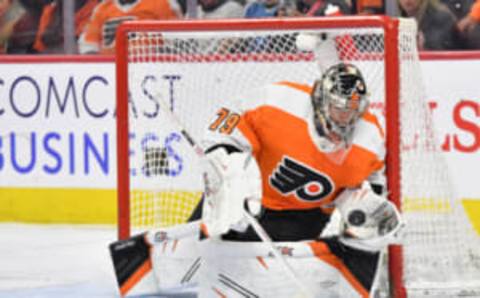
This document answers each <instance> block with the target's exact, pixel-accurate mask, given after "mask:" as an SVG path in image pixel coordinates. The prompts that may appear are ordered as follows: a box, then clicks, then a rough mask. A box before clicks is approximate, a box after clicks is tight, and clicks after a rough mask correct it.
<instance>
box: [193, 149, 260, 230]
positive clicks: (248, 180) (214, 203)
mask: <svg viewBox="0 0 480 298" xmlns="http://www.w3.org/2000/svg"><path fill="white" fill-rule="evenodd" d="M206 157H207V160H206V165H205V167H204V169H205V172H204V183H205V202H204V204H203V215H202V221H203V223H204V225H205V226H206V228H207V231H206V232H207V233H208V235H209V236H218V235H221V234H224V233H226V232H227V231H228V230H230V229H234V230H237V231H244V230H246V228H247V226H248V224H247V221H246V219H245V217H244V212H245V206H246V204H249V210H252V209H255V210H254V211H257V212H259V211H260V200H261V197H262V183H261V175H260V170H259V168H258V165H257V162H256V160H255V159H254V158H253V156H252V155H251V154H250V153H248V152H233V153H230V154H228V153H227V151H226V150H225V149H224V148H218V149H216V150H214V151H212V152H210V153H208V154H207V155H206Z"/></svg>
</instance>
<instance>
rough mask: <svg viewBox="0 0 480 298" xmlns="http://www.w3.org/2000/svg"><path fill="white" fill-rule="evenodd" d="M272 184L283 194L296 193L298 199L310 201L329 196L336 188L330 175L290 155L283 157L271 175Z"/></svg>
mask: <svg viewBox="0 0 480 298" xmlns="http://www.w3.org/2000/svg"><path fill="white" fill-rule="evenodd" d="M270 185H271V186H272V187H273V188H275V189H276V190H278V191H279V192H280V193H282V194H283V195H289V194H291V193H294V194H295V196H296V197H297V198H298V199H300V200H303V201H308V202H314V201H319V200H321V199H323V198H325V197H327V196H328V195H330V194H331V193H332V191H333V188H334V185H333V182H332V180H331V179H330V178H329V177H328V176H326V175H325V174H323V173H321V172H317V171H315V170H314V169H311V168H309V167H307V166H305V165H302V164H301V163H299V162H297V161H295V160H293V159H291V158H288V157H283V159H282V161H281V163H280V164H279V165H278V166H277V168H276V169H275V171H274V172H273V174H272V175H271V176H270Z"/></svg>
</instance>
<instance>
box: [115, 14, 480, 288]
mask: <svg viewBox="0 0 480 298" xmlns="http://www.w3.org/2000/svg"><path fill="white" fill-rule="evenodd" d="M303 33H306V34H307V35H308V34H310V35H312V34H313V35H318V36H320V35H322V34H325V33H326V36H328V38H330V39H331V40H334V49H335V51H336V53H335V55H336V59H339V60H342V61H345V62H351V63H355V64H358V65H359V66H360V68H361V69H362V71H363V72H364V74H365V76H366V80H367V85H368V87H369V89H370V92H371V93H372V97H373V98H374V101H373V102H372V108H377V112H378V114H379V115H380V116H381V117H383V116H385V117H384V118H385V121H384V122H385V128H386V150H387V160H386V163H387V167H386V171H387V184H388V191H389V198H390V200H392V201H393V202H395V203H396V204H397V206H398V207H399V208H400V210H402V211H403V215H404V217H405V218H406V220H407V224H408V226H407V229H406V233H405V235H406V236H405V238H406V240H405V242H404V244H403V247H402V246H391V248H390V249H389V260H390V261H389V267H390V278H391V280H392V285H393V286H392V289H393V292H394V293H395V296H396V297H405V296H407V293H411V294H412V296H415V295H416V294H417V293H422V295H423V294H428V293H430V294H433V295H435V294H437V295H438V293H458V292H460V293H461V292H462V291H464V290H465V288H468V289H471V288H472V290H471V291H472V293H473V291H476V290H475V289H478V288H477V286H478V282H479V280H480V277H479V276H480V273H479V267H477V266H479V265H478V264H477V263H475V262H478V254H479V252H478V251H477V252H475V245H474V244H475V243H478V242H471V241H470V240H471V239H473V238H470V234H469V229H471V227H469V226H468V222H466V221H465V220H464V214H462V210H461V204H460V203H459V202H458V200H457V199H456V197H455V194H454V191H453V186H452V185H451V182H450V178H449V177H448V168H447V167H446V164H445V161H444V160H443V157H442V156H441V153H440V152H439V150H438V149H439V148H438V146H437V142H436V138H435V132H434V131H435V129H434V125H433V123H432V121H431V115H430V112H429V110H428V106H427V103H426V99H425V93H424V90H423V85H422V80H421V69H420V65H419V60H418V52H417V47H416V26H415V24H414V22H413V21H410V20H404V19H392V18H388V17H359V16H355V17H334V18H288V19H261V20H215V21H211V20H208V21H207V20H201V21H173V22H172V21H142V22H127V23H124V24H122V25H121V26H120V27H119V29H118V31H117V40H116V43H117V52H116V78H117V159H118V160H117V166H118V226H119V229H118V231H119V238H120V239H125V238H127V237H128V236H130V235H131V234H132V233H134V231H141V230H146V229H152V228H155V227H162V226H169V225H175V224H180V223H182V222H185V221H186V220H187V219H188V217H189V215H190V213H191V212H193V209H194V208H195V205H196V203H197V202H198V200H199V198H200V196H201V185H200V184H199V182H198V179H197V177H196V176H198V174H199V172H198V165H195V162H194V161H192V159H193V157H192V155H191V154H189V153H188V149H185V148H182V147H181V137H179V136H178V134H176V133H175V132H172V131H169V127H168V124H167V123H163V122H162V121H163V120H162V118H161V117H160V116H159V111H158V109H156V108H155V106H156V105H157V104H159V102H158V101H157V100H156V96H161V97H162V98H164V99H166V100H167V102H168V103H169V104H170V107H169V108H170V109H172V110H174V112H175V113H178V114H179V115H180V117H179V118H181V119H180V121H181V122H182V123H183V124H187V125H186V126H188V127H187V129H189V130H192V131H191V132H190V133H192V135H193V136H194V137H196V138H198V139H200V138H201V131H202V130H204V129H206V127H207V122H206V121H208V116H210V117H211V116H212V113H214V112H215V111H216V109H218V108H219V107H221V104H219V101H222V100H224V99H225V98H227V97H228V96H232V95H234V94H235V93H237V92H239V91H241V90H242V89H247V88H252V87H254V86H255V85H256V84H264V83H269V82H270V83H271V82H274V81H276V80H284V77H287V78H288V79H290V80H299V81H301V82H303V83H310V84H311V83H312V82H313V80H314V79H315V78H317V77H318V76H319V75H320V73H321V68H322V67H321V66H319V65H318V64H322V63H324V64H328V63H331V61H329V60H330V58H331V56H330V54H331V53H329V52H328V51H327V52H323V50H322V51H316V50H309V49H299V48H298V45H295V42H294V41H292V38H293V39H295V37H297V36H298V35H300V34H303ZM319 57H320V58H319ZM318 60H324V61H320V63H318V62H319V61H318ZM327 60H328V61H327ZM160 114H161V112H160ZM207 115H208V116H207ZM147 144H149V146H147ZM176 153H178V154H176ZM172 165H175V166H172ZM180 165H181V166H180ZM182 175H183V176H182ZM192 185H195V187H191V186H192ZM459 233H465V236H459ZM469 241H470V242H471V243H470V244H469V243H467V242H469ZM475 258H477V259H475ZM475 260H476V261H475ZM452 268H456V270H454V271H455V274H450V273H451V272H450V271H452ZM449 272H450V273H449ZM454 275H457V276H454ZM450 291H451V292H450ZM449 295H450V294H449ZM452 295H455V294H452Z"/></svg>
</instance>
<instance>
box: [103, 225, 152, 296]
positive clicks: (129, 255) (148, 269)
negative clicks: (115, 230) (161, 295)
mask: <svg viewBox="0 0 480 298" xmlns="http://www.w3.org/2000/svg"><path fill="white" fill-rule="evenodd" d="M150 248H151V246H150V244H149V243H148V242H147V240H146V237H145V234H140V235H137V236H134V237H131V238H129V239H127V240H120V241H116V242H113V243H111V244H110V245H109V250H110V255H111V258H112V261H113V266H114V270H115V276H116V279H117V283H118V287H119V289H120V293H121V295H122V296H126V295H127V294H128V295H143V294H151V293H156V292H157V290H158V289H157V286H156V280H155V277H154V274H153V271H152V261H151V258H150Z"/></svg>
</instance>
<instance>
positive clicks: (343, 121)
mask: <svg viewBox="0 0 480 298" xmlns="http://www.w3.org/2000/svg"><path fill="white" fill-rule="evenodd" d="M312 103H313V109H314V113H315V116H314V120H315V126H316V129H317V132H318V133H319V134H320V135H321V136H324V137H326V138H327V139H329V140H330V141H331V142H333V143H335V144H337V143H342V142H343V143H344V144H345V145H348V144H350V141H351V137H352V135H353V130H354V128H355V125H356V122H357V121H358V119H360V118H361V117H362V115H363V113H364V112H365V111H366V109H367V106H368V98H367V87H366V85H365V81H364V79H363V76H362V73H361V72H360V70H359V69H358V68H357V67H356V66H354V65H352V64H345V63H339V64H335V65H334V66H331V67H330V68H329V69H327V70H326V71H325V73H324V74H323V76H322V78H321V79H320V80H317V81H316V82H315V85H314V87H313V90H312Z"/></svg>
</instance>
